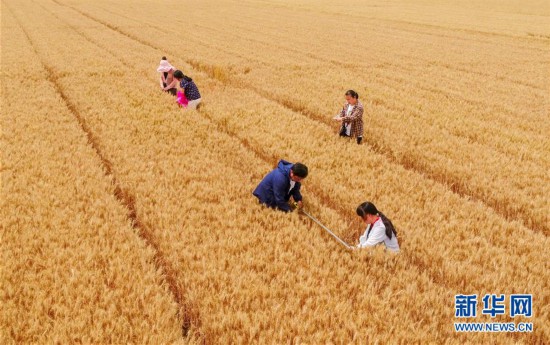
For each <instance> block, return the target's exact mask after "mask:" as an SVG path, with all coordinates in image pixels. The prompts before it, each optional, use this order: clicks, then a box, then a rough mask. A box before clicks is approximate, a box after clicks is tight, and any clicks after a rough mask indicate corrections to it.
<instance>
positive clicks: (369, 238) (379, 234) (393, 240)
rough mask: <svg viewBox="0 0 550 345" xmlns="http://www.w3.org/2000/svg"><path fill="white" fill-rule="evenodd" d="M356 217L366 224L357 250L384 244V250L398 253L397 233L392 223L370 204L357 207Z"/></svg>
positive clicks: (365, 203)
mask: <svg viewBox="0 0 550 345" xmlns="http://www.w3.org/2000/svg"><path fill="white" fill-rule="evenodd" d="M356 212H357V215H358V216H359V217H361V219H362V220H363V221H364V222H365V223H366V224H367V229H366V230H365V233H364V234H363V235H362V236H361V237H360V238H359V244H358V245H357V247H358V248H369V247H374V246H377V245H379V244H382V243H383V244H384V245H385V246H386V250H389V251H391V252H395V253H398V252H399V244H398V243H397V232H396V231H395V227H394V226H393V224H392V222H391V221H390V220H389V219H388V218H387V217H386V216H385V215H384V214H383V213H382V212H379V211H378V210H377V209H376V206H374V204H373V203H372V202H368V201H367V202H364V203H362V204H361V205H359V206H358V207H357V211H356Z"/></svg>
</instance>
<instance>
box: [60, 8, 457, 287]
mask: <svg viewBox="0 0 550 345" xmlns="http://www.w3.org/2000/svg"><path fill="white" fill-rule="evenodd" d="M54 1H55V0H54ZM77 12H79V11H77ZM87 17H89V16H87ZM89 18H90V17H89ZM90 19H92V20H94V21H95V22H99V23H100V24H103V25H104V26H106V27H108V28H109V29H111V30H114V31H115V32H117V33H119V34H122V35H124V36H126V37H128V38H130V39H132V40H134V41H137V42H138V43H140V44H143V45H145V46H148V47H150V48H152V49H154V50H158V51H161V49H160V48H158V47H155V46H154V45H151V44H149V43H148V42H144V41H141V40H139V39H135V38H134V37H132V36H131V35H126V34H124V33H120V32H119V30H118V29H113V28H112V27H110V26H108V25H105V24H104V23H101V21H98V20H95V19H93V18H90ZM75 31H76V30H75ZM77 32H78V31H77ZM201 72H204V73H206V74H209V73H208V72H205V71H203V70H201ZM209 77H210V78H213V79H216V78H214V77H213V76H211V75H209ZM249 89H250V88H249ZM252 91H254V92H256V93H258V94H259V95H260V96H262V97H264V98H267V99H270V98H269V96H270V95H269V94H266V95H263V94H262V93H263V90H254V89H252ZM270 100H271V99H270ZM275 103H278V104H280V105H283V106H284V107H286V108H290V107H293V105H292V104H289V105H288V106H287V105H285V104H281V102H279V101H275ZM306 111H307V109H305V108H304V109H303V110H300V109H299V110H294V112H297V113H299V114H300V115H302V116H305V117H306V118H309V119H312V117H314V116H315V114H310V116H308V115H306V114H304V113H303V112H306ZM200 112H201V114H203V115H204V117H205V118H206V119H207V120H208V121H209V122H210V123H212V125H213V126H214V127H215V130H216V131H218V132H220V133H225V134H227V135H228V136H229V137H231V138H233V139H234V140H236V141H237V142H239V143H240V144H241V145H242V146H243V147H245V148H246V149H247V150H248V151H250V152H252V153H254V155H255V156H257V157H258V158H259V159H261V160H262V161H264V162H265V163H266V164H268V165H271V164H272V163H273V162H274V161H276V160H278V159H279V158H280V157H279V156H278V155H276V154H272V153H269V152H266V151H265V150H260V149H259V148H258V147H257V146H256V145H253V144H251V143H250V142H249V141H248V140H247V139H246V138H241V137H239V135H238V133H237V132H235V131H232V130H230V129H229V128H228V127H227V126H225V125H224V124H223V123H221V122H220V121H217V120H215V119H214V116H212V115H211V113H209V112H208V109H207V105H206V106H203V107H201V110H200ZM312 120H315V121H317V122H323V120H322V119H315V118H313V119H312ZM405 168H407V167H406V166H405ZM408 170H411V169H408ZM308 190H310V191H311V192H312V194H313V195H315V196H317V197H318V198H319V200H320V201H321V202H322V203H323V204H324V205H325V206H326V207H327V208H329V209H332V210H333V211H335V212H336V213H337V214H338V215H339V216H340V217H341V218H342V219H344V220H346V221H347V220H348V219H349V214H348V213H349V212H347V210H344V209H343V208H342V207H341V206H339V205H340V204H339V203H338V202H336V201H334V200H332V198H331V197H330V196H329V195H328V194H327V193H325V192H323V191H322V188H320V187H318V186H316V185H314V184H308ZM455 193H456V192H455ZM457 194H458V193H457ZM402 244H403V243H402ZM407 258H408V259H409V262H410V263H411V264H412V265H413V266H415V267H417V268H418V269H419V271H421V272H425V273H426V274H428V276H429V277H430V279H431V281H432V282H433V283H434V284H436V285H439V286H442V287H447V286H449V285H452V286H456V287H459V288H463V287H465V285H466V282H465V281H464V280H462V279H460V278H457V279H451V277H450V276H447V275H446V274H445V273H444V272H441V271H437V272H434V271H432V270H431V268H430V259H426V258H422V257H420V256H419V255H417V254H415V253H410V252H408V253H407ZM450 283H451V284H450Z"/></svg>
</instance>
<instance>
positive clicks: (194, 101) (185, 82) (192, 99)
mask: <svg viewBox="0 0 550 345" xmlns="http://www.w3.org/2000/svg"><path fill="white" fill-rule="evenodd" d="M174 79H176V80H177V81H178V82H179V83H180V87H181V88H182V90H183V93H184V94H185V98H187V101H188V102H189V103H188V104H187V108H189V109H196V108H197V106H198V105H199V104H200V102H201V94H200V93H199V89H198V88H197V85H195V82H194V81H193V79H191V78H189V77H188V76H186V75H185V74H183V72H182V71H180V70H177V71H175V72H174Z"/></svg>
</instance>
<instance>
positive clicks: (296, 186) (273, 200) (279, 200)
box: [252, 159, 308, 212]
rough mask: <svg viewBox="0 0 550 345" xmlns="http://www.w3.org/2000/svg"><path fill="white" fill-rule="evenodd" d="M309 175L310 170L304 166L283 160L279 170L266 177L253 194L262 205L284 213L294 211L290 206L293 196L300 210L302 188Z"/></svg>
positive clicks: (276, 169) (278, 166) (278, 167)
mask: <svg viewBox="0 0 550 345" xmlns="http://www.w3.org/2000/svg"><path fill="white" fill-rule="evenodd" d="M307 174H308V169H307V166H305V165H304V164H302V163H296V164H292V163H290V162H287V161H285V160H283V159H281V160H280V161H279V164H278V165H277V168H275V169H274V170H273V171H271V172H270V173H269V174H267V176H266V177H264V179H263V180H262V182H260V184H259V185H258V187H256V190H254V192H253V193H252V194H253V195H254V196H255V197H257V198H258V200H259V201H260V203H261V204H264V205H266V206H268V207H272V208H277V209H279V210H281V211H284V212H290V211H292V209H291V207H290V205H289V204H288V201H289V200H290V197H291V196H292V198H293V199H294V201H295V202H296V203H297V204H298V208H302V194H300V187H301V185H302V183H301V182H302V181H303V180H304V179H305V178H306V177H307Z"/></svg>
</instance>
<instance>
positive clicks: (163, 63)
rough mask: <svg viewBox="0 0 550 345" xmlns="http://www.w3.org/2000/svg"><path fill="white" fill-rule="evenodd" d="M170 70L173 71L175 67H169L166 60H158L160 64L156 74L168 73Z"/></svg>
mask: <svg viewBox="0 0 550 345" xmlns="http://www.w3.org/2000/svg"><path fill="white" fill-rule="evenodd" d="M171 69H173V70H174V71H175V70H176V67H174V66H172V65H170V62H168V60H160V64H159V67H158V68H157V72H168V71H170V70H171Z"/></svg>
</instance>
